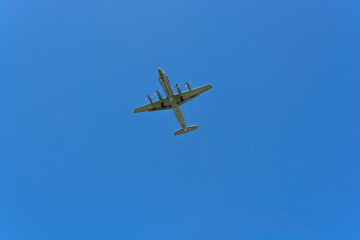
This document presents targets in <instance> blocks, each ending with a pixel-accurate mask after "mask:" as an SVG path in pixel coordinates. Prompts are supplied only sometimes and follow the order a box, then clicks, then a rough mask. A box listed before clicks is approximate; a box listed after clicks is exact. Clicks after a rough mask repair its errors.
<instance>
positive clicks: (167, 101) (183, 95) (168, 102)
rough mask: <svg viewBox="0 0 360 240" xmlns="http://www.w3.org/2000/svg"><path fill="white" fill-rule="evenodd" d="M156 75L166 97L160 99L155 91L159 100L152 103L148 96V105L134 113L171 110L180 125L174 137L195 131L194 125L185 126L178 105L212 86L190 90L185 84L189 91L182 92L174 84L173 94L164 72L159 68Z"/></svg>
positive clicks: (158, 93) (135, 110)
mask: <svg viewBox="0 0 360 240" xmlns="http://www.w3.org/2000/svg"><path fill="white" fill-rule="evenodd" d="M158 75H159V81H160V84H161V86H162V87H163V88H164V91H165V93H166V96H167V97H166V98H162V96H161V94H160V92H159V90H157V91H156V94H157V95H158V98H159V100H158V101H156V102H154V101H153V100H152V99H151V97H150V95H148V96H147V98H148V99H149V101H150V104H147V105H145V106H142V107H139V108H135V109H134V110H133V111H134V113H139V112H146V111H148V112H152V111H158V110H165V109H170V108H172V110H173V111H174V113H175V116H176V119H177V120H178V122H179V123H180V125H181V127H182V128H181V129H180V130H178V131H176V132H174V135H179V134H183V133H187V132H190V131H192V130H195V129H197V128H198V126H196V125H195V126H186V123H185V119H184V116H183V114H182V112H181V110H180V105H181V104H184V103H186V102H188V101H190V100H191V99H193V98H195V97H197V96H199V95H200V94H201V93H203V92H205V91H207V90H209V89H210V88H212V85H211V84H208V85H206V86H203V87H199V88H195V89H191V87H190V84H189V83H188V82H187V83H186V85H187V87H188V89H189V90H188V91H186V92H182V91H181V89H180V87H179V85H178V84H176V85H175V87H176V89H177V92H178V93H177V94H174V92H173V90H172V88H171V85H170V81H169V78H168V77H167V76H166V74H165V73H164V71H163V70H161V69H160V68H159V69H158Z"/></svg>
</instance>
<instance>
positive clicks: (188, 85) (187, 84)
mask: <svg viewBox="0 0 360 240" xmlns="http://www.w3.org/2000/svg"><path fill="white" fill-rule="evenodd" d="M186 86H187V87H188V89H189V91H191V87H190V83H189V82H187V83H186Z"/></svg>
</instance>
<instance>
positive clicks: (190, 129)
mask: <svg viewBox="0 0 360 240" xmlns="http://www.w3.org/2000/svg"><path fill="white" fill-rule="evenodd" d="M197 128H198V126H197V125H195V126H189V127H186V128H185V130H184V129H180V130H178V131H176V132H174V135H175V136H176V135H179V134H183V133H187V132H190V131H192V130H195V129H197Z"/></svg>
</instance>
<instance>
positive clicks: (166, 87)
mask: <svg viewBox="0 0 360 240" xmlns="http://www.w3.org/2000/svg"><path fill="white" fill-rule="evenodd" d="M158 75H159V81H160V84H161V86H162V87H163V88H164V91H165V94H166V96H167V97H168V99H169V100H170V103H171V106H172V109H173V111H174V113H175V116H176V119H177V120H178V122H179V123H180V125H181V127H182V128H183V129H184V130H186V123H185V119H184V116H183V114H182V112H181V109H180V107H179V106H178V105H177V103H176V101H175V99H174V92H173V90H172V87H171V85H170V81H169V78H168V77H167V76H166V74H165V72H164V71H163V70H161V69H160V68H159V69H158Z"/></svg>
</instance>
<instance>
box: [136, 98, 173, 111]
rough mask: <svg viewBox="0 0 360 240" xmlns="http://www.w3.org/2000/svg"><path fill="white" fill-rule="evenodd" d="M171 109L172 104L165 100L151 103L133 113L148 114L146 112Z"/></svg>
mask: <svg viewBox="0 0 360 240" xmlns="http://www.w3.org/2000/svg"><path fill="white" fill-rule="evenodd" d="M170 108H171V104H170V101H169V99H168V98H164V99H163V100H162V101H160V100H158V101H156V102H153V103H149V104H147V105H144V106H142V107H138V108H135V109H134V110H133V111H134V113H139V112H146V111H148V112H152V111H158V110H165V109H170Z"/></svg>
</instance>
